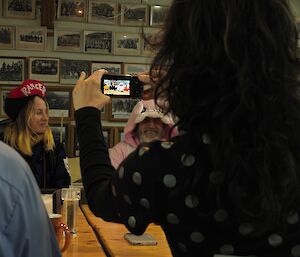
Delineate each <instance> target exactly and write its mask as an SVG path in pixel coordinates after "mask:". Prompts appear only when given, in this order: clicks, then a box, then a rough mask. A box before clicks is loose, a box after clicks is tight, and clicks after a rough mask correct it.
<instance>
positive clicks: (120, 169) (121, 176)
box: [118, 166, 125, 179]
mask: <svg viewBox="0 0 300 257" xmlns="http://www.w3.org/2000/svg"><path fill="white" fill-rule="evenodd" d="M124 171H125V170H124V167H123V166H121V167H120V168H119V170H118V175H119V178H120V179H122V178H123V177H124Z"/></svg>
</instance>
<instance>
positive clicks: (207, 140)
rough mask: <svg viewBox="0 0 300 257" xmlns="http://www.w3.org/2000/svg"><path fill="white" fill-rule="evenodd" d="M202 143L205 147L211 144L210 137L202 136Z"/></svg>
mask: <svg viewBox="0 0 300 257" xmlns="http://www.w3.org/2000/svg"><path fill="white" fill-rule="evenodd" d="M202 142H203V143H204V144H206V145H209V144H210V143H211V140H210V136H209V135H208V134H203V135H202Z"/></svg>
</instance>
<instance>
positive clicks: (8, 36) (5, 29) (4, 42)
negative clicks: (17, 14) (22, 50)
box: [0, 25, 16, 49]
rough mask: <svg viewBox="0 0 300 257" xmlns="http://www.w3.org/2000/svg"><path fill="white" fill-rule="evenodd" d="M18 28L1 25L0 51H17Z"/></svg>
mask: <svg viewBox="0 0 300 257" xmlns="http://www.w3.org/2000/svg"><path fill="white" fill-rule="evenodd" d="M15 33H16V27H14V26H5V25H0V49H15Z"/></svg>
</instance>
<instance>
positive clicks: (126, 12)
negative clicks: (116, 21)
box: [121, 4, 149, 26]
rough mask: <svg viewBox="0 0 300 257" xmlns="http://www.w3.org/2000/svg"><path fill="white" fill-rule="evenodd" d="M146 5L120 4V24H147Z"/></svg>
mask: <svg viewBox="0 0 300 257" xmlns="http://www.w3.org/2000/svg"><path fill="white" fill-rule="evenodd" d="M148 13H149V11H148V5H138V4H121V25H126V26H148V25H149V16H148Z"/></svg>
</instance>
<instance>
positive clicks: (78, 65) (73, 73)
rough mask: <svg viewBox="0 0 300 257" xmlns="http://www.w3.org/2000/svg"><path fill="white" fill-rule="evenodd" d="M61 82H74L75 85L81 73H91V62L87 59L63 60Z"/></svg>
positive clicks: (61, 63)
mask: <svg viewBox="0 0 300 257" xmlns="http://www.w3.org/2000/svg"><path fill="white" fill-rule="evenodd" d="M60 66H61V72H60V83H61V84H73V85H74V86H75V84H76V81H77V80H78V78H79V76H80V73H81V72H82V71H84V72H85V73H86V74H87V76H88V75H89V74H90V72H89V70H90V62H89V61H85V60H61V61H60Z"/></svg>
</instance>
